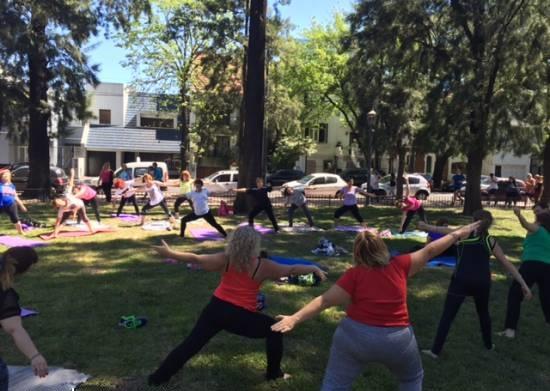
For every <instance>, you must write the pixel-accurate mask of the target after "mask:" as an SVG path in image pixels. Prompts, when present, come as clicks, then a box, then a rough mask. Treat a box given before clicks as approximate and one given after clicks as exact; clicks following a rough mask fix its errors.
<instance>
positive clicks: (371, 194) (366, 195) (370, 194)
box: [358, 190, 376, 197]
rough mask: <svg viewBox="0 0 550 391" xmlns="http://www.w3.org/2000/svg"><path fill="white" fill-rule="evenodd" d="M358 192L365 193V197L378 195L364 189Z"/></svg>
mask: <svg viewBox="0 0 550 391" xmlns="http://www.w3.org/2000/svg"><path fill="white" fill-rule="evenodd" d="M358 193H359V194H362V195H364V196H365V197H376V194H374V193H369V192H367V191H363V190H359V191H358Z"/></svg>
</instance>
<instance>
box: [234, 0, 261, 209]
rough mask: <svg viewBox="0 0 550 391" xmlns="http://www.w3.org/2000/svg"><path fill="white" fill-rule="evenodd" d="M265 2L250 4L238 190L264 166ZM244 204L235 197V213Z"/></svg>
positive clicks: (257, 0) (250, 184)
mask: <svg viewBox="0 0 550 391" xmlns="http://www.w3.org/2000/svg"><path fill="white" fill-rule="evenodd" d="M266 12H267V0H255V1H252V2H251V4H250V30H249V35H248V56H247V75H246V81H245V91H246V95H245V97H244V99H245V124H244V132H243V135H242V139H241V142H240V146H241V150H240V151H239V187H251V186H253V185H254V181H255V179H256V178H257V177H262V176H263V174H265V173H264V172H262V170H263V168H264V167H265V165H264V158H265V156H264V137H265V135H264V105H265V27H266ZM244 205H245V202H243V201H242V197H237V200H236V201H235V210H236V211H237V212H242V211H243V207H244Z"/></svg>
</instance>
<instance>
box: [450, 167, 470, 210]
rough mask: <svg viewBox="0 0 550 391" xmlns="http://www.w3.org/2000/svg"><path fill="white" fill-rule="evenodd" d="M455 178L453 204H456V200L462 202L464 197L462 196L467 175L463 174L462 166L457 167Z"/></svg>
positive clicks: (453, 178)
mask: <svg viewBox="0 0 550 391" xmlns="http://www.w3.org/2000/svg"><path fill="white" fill-rule="evenodd" d="M452 180H453V201H452V204H451V206H454V204H455V201H459V202H462V201H464V199H463V198H462V194H461V191H462V188H463V187H464V181H466V177H465V176H464V175H462V171H461V170H460V168H457V169H456V173H455V174H454V175H453V177H452Z"/></svg>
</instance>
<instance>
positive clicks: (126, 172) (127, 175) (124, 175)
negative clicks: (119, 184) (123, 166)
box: [119, 170, 132, 181]
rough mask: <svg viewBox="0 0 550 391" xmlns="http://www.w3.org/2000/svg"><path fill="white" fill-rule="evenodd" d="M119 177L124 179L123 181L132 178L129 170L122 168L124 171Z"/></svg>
mask: <svg viewBox="0 0 550 391" xmlns="http://www.w3.org/2000/svg"><path fill="white" fill-rule="evenodd" d="M119 178H120V179H122V180H123V181H129V180H130V179H132V178H131V177H130V174H129V173H128V171H127V170H122V172H121V173H120V176H119Z"/></svg>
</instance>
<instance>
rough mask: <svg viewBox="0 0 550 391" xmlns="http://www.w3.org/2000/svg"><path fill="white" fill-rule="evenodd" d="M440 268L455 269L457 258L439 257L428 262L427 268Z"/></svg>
mask: <svg viewBox="0 0 550 391" xmlns="http://www.w3.org/2000/svg"><path fill="white" fill-rule="evenodd" d="M439 266H445V267H455V266H456V258H455V257H437V258H434V259H432V260H431V261H430V262H428V265H427V267H439Z"/></svg>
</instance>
